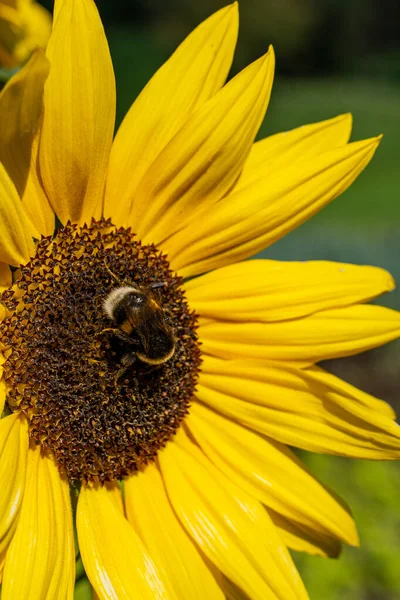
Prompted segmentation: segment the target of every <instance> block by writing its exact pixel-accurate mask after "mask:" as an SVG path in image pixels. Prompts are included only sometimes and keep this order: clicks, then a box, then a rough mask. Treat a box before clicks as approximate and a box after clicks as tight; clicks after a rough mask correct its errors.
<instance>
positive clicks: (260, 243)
mask: <svg viewBox="0 0 400 600" xmlns="http://www.w3.org/2000/svg"><path fill="white" fill-rule="evenodd" d="M379 140H380V138H379V137H378V138H372V139H368V140H364V141H361V142H353V143H352V144H347V145H345V146H341V147H340V148H336V149H334V150H331V151H329V152H324V153H323V154H320V155H319V156H316V157H313V158H312V159H310V160H308V161H306V162H301V163H295V164H294V165H292V166H291V167H287V168H284V169H281V170H277V171H274V173H273V174H268V175H265V176H263V175H260V177H259V178H258V179H257V180H255V181H254V182H252V183H250V184H249V185H248V186H246V187H245V188H240V189H238V190H237V191H236V190H235V188H234V189H233V190H232V193H231V194H229V195H228V196H226V197H225V198H224V199H223V200H222V201H221V202H218V203H217V204H216V205H215V206H213V207H211V208H209V207H206V208H205V209H200V210H199V211H198V213H197V214H196V227H193V225H192V224H190V225H188V226H186V227H183V229H182V230H181V231H179V232H178V233H176V234H175V235H173V236H171V238H170V239H168V240H165V241H164V242H163V250H165V251H166V252H168V254H169V257H170V260H171V263H172V264H173V266H174V268H175V269H176V270H178V271H179V273H180V274H181V275H183V276H185V277H186V276H190V275H196V274H198V273H203V272H205V271H209V270H211V269H216V268H218V267H222V266H224V265H228V264H231V263H233V262H236V261H238V260H242V259H244V258H247V257H249V256H251V255H253V254H256V253H257V252H260V251H261V250H263V249H264V248H266V247H268V246H270V245H271V244H273V243H274V242H276V241H277V240H278V239H280V238H281V237H283V236H284V235H285V234H286V233H288V232H289V231H291V230H292V229H294V228H295V227H297V226H298V225H300V224H301V223H303V222H304V221H306V220H307V219H308V218H310V217H311V216H312V215H313V214H315V213H316V212H318V211H319V210H320V209H321V208H323V207H324V206H325V205H326V204H327V203H329V202H330V201H331V200H333V199H334V198H336V197H337V196H339V195H340V194H341V193H343V192H344V191H345V190H346V189H347V188H348V187H349V186H350V184H351V183H352V182H353V181H354V180H355V179H356V177H357V176H358V175H359V174H360V173H361V171H362V170H363V169H364V168H365V167H366V165H367V164H368V163H369V161H370V160H371V158H372V156H373V155H374V152H375V150H376V148H377V146H378V144H379Z"/></svg>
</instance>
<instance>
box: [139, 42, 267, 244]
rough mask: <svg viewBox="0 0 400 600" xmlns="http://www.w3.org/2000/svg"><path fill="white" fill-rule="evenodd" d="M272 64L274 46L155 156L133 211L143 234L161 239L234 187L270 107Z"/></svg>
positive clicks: (240, 74)
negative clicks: (197, 210) (201, 207)
mask: <svg viewBox="0 0 400 600" xmlns="http://www.w3.org/2000/svg"><path fill="white" fill-rule="evenodd" d="M274 65H275V57H274V53H273V49H272V48H270V50H269V52H268V53H267V54H266V55H265V56H263V57H262V58H260V59H259V60H257V61H255V62H254V63H252V64H251V65H249V66H248V67H247V68H246V69H244V70H243V71H242V72H241V73H239V74H238V75H236V77H234V78H233V79H231V81H229V83H227V85H226V86H225V87H223V88H222V90H221V91H220V92H218V94H216V95H215V96H214V97H213V98H211V100H209V101H208V102H206V104H204V105H203V106H202V107H201V108H199V109H198V110H197V112H196V113H195V114H194V115H192V116H191V118H190V119H189V120H188V121H187V123H186V124H185V125H184V126H183V127H182V128H181V129H180V131H178V133H177V134H176V135H175V137H174V138H173V139H172V140H171V141H170V142H169V144H168V145H167V146H166V147H165V148H164V150H163V151H162V152H161V154H160V155H159V156H158V158H157V159H156V160H155V161H154V163H153V164H152V166H151V167H150V168H149V170H148V171H147V173H146V175H145V176H144V178H143V179H142V181H141V183H140V185H139V187H138V189H137V190H136V195H135V204H134V205H133V208H132V212H131V221H130V223H131V224H132V225H134V227H135V231H137V233H138V235H139V237H140V238H141V239H144V240H145V241H147V242H156V243H158V242H160V241H162V240H163V239H164V238H165V237H167V236H168V235H170V234H171V233H173V232H174V231H176V230H177V229H179V228H181V227H183V226H185V225H186V224H187V223H188V222H190V226H191V227H193V220H192V215H193V211H194V210H195V209H196V208H198V207H199V206H200V205H201V206H205V205H206V206H209V205H210V204H211V203H214V202H217V201H218V200H219V199H220V198H221V197H222V196H224V195H225V194H226V193H227V192H228V190H229V189H231V188H232V186H233V184H234V183H235V181H236V180H237V178H238V177H239V175H240V172H241V170H242V168H243V165H244V162H245V160H246V158H247V156H248V153H249V152H250V149H251V146H252V144H253V141H254V138H255V136H256V133H257V131H258V129H259V127H260V124H261V122H262V120H263V118H264V115H265V111H266V110H267V106H268V102H269V97H270V94H271V88H272V81H273V76H274ZM196 227H197V225H196Z"/></svg>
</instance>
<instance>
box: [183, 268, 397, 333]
mask: <svg viewBox="0 0 400 600" xmlns="http://www.w3.org/2000/svg"><path fill="white" fill-rule="evenodd" d="M393 288H394V281H393V278H392V277H391V275H390V274H389V273H388V272H387V271H384V270H383V269H379V268H377V267H359V266H356V265H348V264H344V263H334V262H327V261H309V262H281V261H275V260H251V261H245V262H242V263H237V264H234V265H229V266H227V267H222V268H221V269H216V270H215V271H211V272H210V273H207V274H206V275H202V276H201V277H196V278H194V279H191V280H190V281H188V282H186V283H185V289H186V296H187V299H188V302H189V304H190V306H191V307H192V308H193V309H194V310H195V311H196V312H197V313H198V314H199V315H201V316H202V317H207V318H210V319H216V320H219V319H229V320H232V321H241V322H243V323H244V322H248V321H281V320H285V319H293V318H297V317H302V316H305V315H309V314H312V313H314V312H317V311H320V310H323V309H327V308H338V307H339V306H346V305H349V304H355V303H356V302H364V301H366V300H370V299H371V298H374V297H375V296H378V295H379V294H382V293H383V292H388V291H390V290H392V289H393Z"/></svg>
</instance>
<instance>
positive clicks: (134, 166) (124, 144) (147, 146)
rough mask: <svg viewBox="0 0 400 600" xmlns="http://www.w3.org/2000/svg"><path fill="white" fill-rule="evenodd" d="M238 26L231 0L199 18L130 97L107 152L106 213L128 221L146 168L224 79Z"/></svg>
mask: <svg viewBox="0 0 400 600" xmlns="http://www.w3.org/2000/svg"><path fill="white" fill-rule="evenodd" d="M237 32H238V9H237V3H236V2H235V3H234V4H231V5H230V6H227V7H225V8H222V9H221V10H219V11H217V12H216V13H215V14H213V15H212V16H211V17H209V18H208V19H206V20H205V21H204V22H203V23H201V25H199V26H198V27H197V28H196V29H195V30H194V31H193V32H192V33H191V34H190V35H189V36H188V37H187V38H186V40H185V41H184V42H183V43H182V44H181V45H180V46H179V48H178V49H177V50H176V51H175V52H174V54H173V55H172V56H171V58H170V59H169V60H168V61H167V62H166V63H165V64H164V65H163V66H162V67H161V68H160V69H159V70H158V71H157V73H156V74H155V75H154V76H153V77H152V79H151V80H150V82H149V83H148V84H147V86H146V87H145V88H144V90H143V91H142V93H141V94H140V96H139V97H138V98H137V100H135V102H134V103H133V105H132V107H131V109H130V110H129V112H128V113H127V115H126V117H125V119H124V121H123V123H122V125H121V126H120V128H119V130H118V133H117V136H116V138H115V141H114V144H113V148H112V151H111V157H110V167H109V174H108V177H107V189H106V199H105V213H106V216H111V217H112V219H113V221H114V222H115V223H120V224H125V223H126V222H127V217H128V214H129V212H130V210H131V204H132V202H133V199H134V196H135V194H136V189H137V187H138V185H139V183H140V180H141V179H142V177H143V175H144V174H145V173H146V171H147V169H148V168H149V167H150V165H151V164H152V162H153V161H154V160H155V159H156V158H157V156H158V155H159V154H160V152H161V151H162V150H163V148H164V147H165V146H166V145H167V143H168V142H169V141H170V140H171V139H172V138H173V136H174V135H175V134H176V133H177V132H178V131H179V129H180V128H181V127H182V125H184V123H185V122H186V121H187V119H188V118H189V117H190V115H191V114H192V113H193V112H194V111H195V110H196V109H197V108H199V107H200V106H202V104H204V102H206V101H207V100H208V99H209V98H211V97H212V96H213V95H214V94H215V93H216V92H217V91H218V90H219V89H220V88H221V86H222V85H223V84H224V82H225V79H226V76H227V74H228V71H229V68H230V66H231V62H232V57H233V52H234V49H235V44H236V39H237ZM135 231H136V229H135Z"/></svg>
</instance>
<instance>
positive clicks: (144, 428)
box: [0, 221, 200, 482]
mask: <svg viewBox="0 0 400 600" xmlns="http://www.w3.org/2000/svg"><path fill="white" fill-rule="evenodd" d="M180 284H181V280H180V278H179V277H177V276H175V275H174V274H173V272H172V271H171V270H170V268H169V264H168V261H167V259H166V257H165V256H163V255H162V254H161V253H160V252H159V250H157V248H156V247H155V246H153V245H151V246H150V245H148V246H144V245H141V244H140V242H139V241H137V240H136V239H135V236H134V235H133V234H132V233H131V232H130V231H129V230H128V229H123V228H120V229H116V228H115V227H113V226H112V225H111V223H110V222H108V221H100V222H95V223H93V224H92V226H91V227H86V226H84V227H78V226H75V225H67V226H66V227H65V228H64V229H62V230H60V231H59V232H58V233H57V235H56V237H54V238H50V237H48V238H43V239H42V240H41V241H40V242H39V243H38V244H37V252H36V256H35V258H33V259H32V260H31V261H30V262H29V263H28V264H27V265H26V266H24V267H22V268H21V276H20V278H19V279H18V281H17V282H16V284H15V285H14V286H13V288H12V289H10V290H7V291H6V292H4V293H3V295H2V297H1V301H2V303H3V305H4V306H5V307H6V309H7V317H6V319H5V320H4V321H3V323H2V324H1V325H0V332H1V338H0V339H1V344H2V349H3V353H4V355H5V357H6V361H5V364H4V365H3V366H4V377H5V380H6V383H7V387H8V404H9V407H10V408H11V410H20V411H22V412H23V413H25V414H26V416H27V417H28V420H29V431H30V437H31V440H32V442H34V443H36V444H41V446H42V447H43V448H44V449H45V450H49V451H51V452H52V453H53V455H54V456H55V459H56V461H57V463H58V465H59V468H60V470H65V471H66V473H67V475H68V477H69V479H70V480H81V481H85V482H88V481H100V482H105V481H109V480H112V479H121V478H122V477H124V476H126V475H128V474H129V473H132V472H133V471H135V470H137V469H139V468H140V467H142V466H143V465H145V464H146V463H147V462H148V461H150V460H152V459H153V458H154V457H155V456H156V454H157V451H158V450H159V449H160V448H161V447H163V446H164V445H165V443H166V442H167V441H168V439H169V438H170V437H171V435H172V434H173V433H174V432H175V431H176V430H177V429H178V427H179V425H180V423H181V422H182V420H183V418H184V417H185V415H186V413H187V411H188V406H189V401H190V398H191V395H192V393H193V391H194V387H195V383H196V377H197V373H198V368H199V364H200V352H199V348H198V343H197V337H196V333H195V330H196V316H195V315H194V314H193V313H192V312H191V311H190V310H189V308H188V305H187V303H186V300H185V296H184V293H183V291H182V289H181V287H180ZM120 287H122V288H124V287H125V288H130V291H129V292H128V294H123V293H122V292H121V293H120V294H122V296H121V298H122V300H123V302H122V303H121V298H119V297H118V298H117V300H115V298H114V300H113V295H114V296H118V293H116V292H115V290H116V289H118V288H120ZM110 294H111V296H110ZM135 296H136V297H135ZM107 303H108V304H107ZM124 303H125V304H124Z"/></svg>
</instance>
